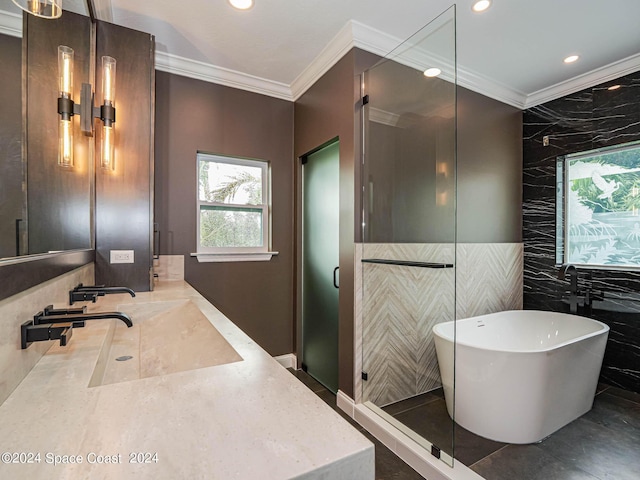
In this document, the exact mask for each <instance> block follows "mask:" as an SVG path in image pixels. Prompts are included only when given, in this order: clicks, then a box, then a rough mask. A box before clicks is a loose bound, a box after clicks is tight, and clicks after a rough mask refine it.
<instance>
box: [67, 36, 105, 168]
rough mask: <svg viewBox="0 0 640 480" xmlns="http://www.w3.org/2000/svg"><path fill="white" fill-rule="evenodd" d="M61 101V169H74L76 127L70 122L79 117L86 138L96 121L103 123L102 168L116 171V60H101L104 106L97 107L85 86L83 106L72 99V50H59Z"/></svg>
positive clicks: (82, 92) (91, 93)
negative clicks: (74, 131)
mask: <svg viewBox="0 0 640 480" xmlns="http://www.w3.org/2000/svg"><path fill="white" fill-rule="evenodd" d="M58 77H59V84H60V87H59V97H58V113H59V114H60V121H59V126H58V165H60V166H61V167H73V124H72V120H71V118H72V117H73V116H74V115H79V116H80V129H81V131H82V133H84V134H85V135H87V136H90V137H92V136H93V119H94V118H99V119H100V120H102V123H103V126H102V139H101V144H100V152H101V154H100V166H101V167H102V168H104V169H106V170H113V169H114V167H115V159H114V140H115V138H114V136H115V132H114V127H113V124H114V123H115V122H116V108H115V92H116V60H115V58H113V57H107V56H104V57H102V96H103V102H102V105H100V106H99V107H94V104H93V100H94V99H93V92H92V89H91V85H90V84H88V83H83V84H82V90H81V91H80V103H79V104H76V103H74V101H73V99H72V96H73V49H72V48H69V47H66V46H64V45H60V46H59V47H58Z"/></svg>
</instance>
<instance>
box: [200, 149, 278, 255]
mask: <svg viewBox="0 0 640 480" xmlns="http://www.w3.org/2000/svg"><path fill="white" fill-rule="evenodd" d="M201 161H208V162H212V163H225V164H229V165H242V166H250V167H257V168H260V169H261V170H262V201H263V203H262V204H258V205H249V204H242V205H240V204H232V203H219V202H206V201H202V200H200V162H201ZM270 186H271V168H270V164H269V162H268V161H265V160H251V159H247V158H238V157H228V156H224V155H216V154H211V153H206V152H197V155H196V228H197V230H196V252H195V253H192V254H191V256H192V257H197V258H198V262H243V261H244V262H247V261H269V260H271V257H272V256H273V255H277V254H278V252H272V251H270V250H269V246H270V244H271V188H270ZM203 206H205V207H206V206H211V207H221V208H226V209H229V210H245V209H252V210H262V246H261V247H204V246H202V245H201V244H200V211H201V207H203Z"/></svg>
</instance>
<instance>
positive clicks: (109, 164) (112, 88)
mask: <svg viewBox="0 0 640 480" xmlns="http://www.w3.org/2000/svg"><path fill="white" fill-rule="evenodd" d="M102 98H103V100H104V102H103V117H104V118H103V119H102V121H103V123H104V125H103V127H102V139H101V145H100V166H101V167H102V168H104V169H105V170H114V169H115V158H114V144H115V130H114V128H113V124H114V122H115V101H116V59H115V58H113V57H107V56H105V57H102ZM106 107H109V108H106Z"/></svg>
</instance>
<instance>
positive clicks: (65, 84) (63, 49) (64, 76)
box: [58, 45, 73, 98]
mask: <svg viewBox="0 0 640 480" xmlns="http://www.w3.org/2000/svg"><path fill="white" fill-rule="evenodd" d="M58 77H59V78H60V86H59V88H60V96H67V97H68V98H70V97H71V95H72V93H73V48H70V47H67V46H64V45H60V46H59V47H58Z"/></svg>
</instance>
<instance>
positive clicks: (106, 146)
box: [100, 125, 115, 170]
mask: <svg viewBox="0 0 640 480" xmlns="http://www.w3.org/2000/svg"><path fill="white" fill-rule="evenodd" d="M114 136H115V132H114V131H113V127H107V126H106V125H104V126H103V127H102V140H101V148H100V151H101V152H102V154H101V159H100V166H101V167H102V168H103V169H105V170H114V169H115V159H114V155H113V150H114V148H113V144H114V140H115V139H114Z"/></svg>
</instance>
